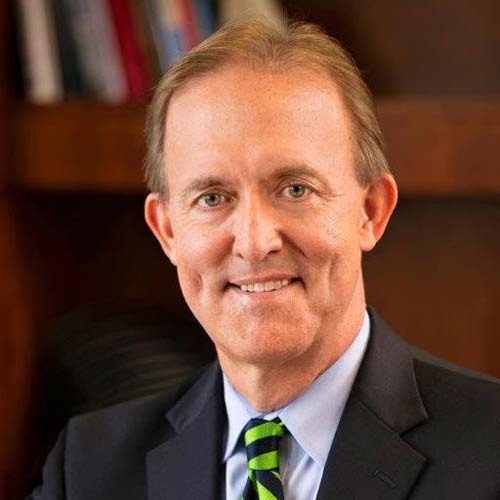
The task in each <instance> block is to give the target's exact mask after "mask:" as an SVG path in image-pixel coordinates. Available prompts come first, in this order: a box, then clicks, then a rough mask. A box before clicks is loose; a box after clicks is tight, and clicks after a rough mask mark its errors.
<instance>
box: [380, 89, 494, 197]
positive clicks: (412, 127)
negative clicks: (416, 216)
mask: <svg viewBox="0 0 500 500" xmlns="http://www.w3.org/2000/svg"><path fill="white" fill-rule="evenodd" d="M377 107H378V111H379V118H380V123H381V126H382V130H383V132H384V136H385V138H386V144H387V157H388V160H389V163H390V165H391V167H392V169H393V171H394V174H395V176H396V180H397V182H398V185H399V188H400V191H401V194H402V195H403V196H417V197H418V196H445V197H446V196H498V195H500V163H499V156H500V98H491V99H471V98H469V99H466V98H461V99H450V98H446V99H444V98H434V99H429V98H411V99H410V98H393V97H391V98H384V99H378V100H377Z"/></svg>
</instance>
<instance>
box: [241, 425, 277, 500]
mask: <svg viewBox="0 0 500 500" xmlns="http://www.w3.org/2000/svg"><path fill="white" fill-rule="evenodd" d="M243 433H244V434H243V435H244V440H245V446H246V449H247V461H248V481H247V484H246V486H245V491H244V492H243V496H242V497H241V499H240V500H284V496H283V486H282V484H281V476H280V473H279V463H280V462H279V453H278V449H279V442H280V439H281V437H282V436H283V434H284V433H285V427H284V425H283V423H282V422H281V421H280V419H279V418H276V419H274V420H273V421H270V422H269V421H267V420H262V419H261V418H252V419H251V420H250V421H249V422H248V424H247V425H246V426H245V428H244V429H243Z"/></svg>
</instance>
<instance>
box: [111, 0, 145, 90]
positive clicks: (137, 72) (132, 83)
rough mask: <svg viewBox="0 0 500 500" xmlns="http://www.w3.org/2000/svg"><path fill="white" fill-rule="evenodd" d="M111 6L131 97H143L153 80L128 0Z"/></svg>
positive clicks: (121, 0)
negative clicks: (138, 39)
mask: <svg viewBox="0 0 500 500" xmlns="http://www.w3.org/2000/svg"><path fill="white" fill-rule="evenodd" d="M109 6H110V8H111V12H112V15H113V20H114V26H115V34H116V38H117V41H118V46H119V47H120V53H121V57H122V64H123V67H124V69H125V75H126V78H127V83H128V89H129V95H130V97H132V98H137V97H141V96H143V95H144V94H145V93H146V91H147V90H148V89H149V87H150V86H151V80H150V78H149V75H148V73H147V69H146V59H145V57H144V55H143V54H142V53H141V50H140V47H139V44H138V41H137V37H136V34H135V31H134V26H133V23H132V16H131V13H130V9H129V6H128V3H127V1H126V0H109Z"/></svg>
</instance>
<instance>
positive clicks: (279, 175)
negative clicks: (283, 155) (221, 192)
mask: <svg viewBox="0 0 500 500" xmlns="http://www.w3.org/2000/svg"><path fill="white" fill-rule="evenodd" d="M301 176H302V177H304V176H307V177H314V178H316V179H318V180H319V181H320V182H322V183H323V184H326V179H324V177H323V175H321V174H319V173H318V171H317V170H315V169H314V168H312V167H309V166H308V165H297V166H286V167H281V168H277V169H275V170H273V171H272V173H271V175H270V177H272V178H275V179H278V180H279V179H286V178H288V177H301ZM224 184H226V181H225V180H224V179H223V178H222V177H218V176H215V175H208V176H206V177H200V178H198V179H194V180H193V181H192V182H190V183H189V184H188V185H187V186H186V187H185V188H184V189H183V190H182V193H181V197H182V199H183V200H185V199H187V198H189V197H190V195H191V194H192V193H197V192H200V191H204V190H206V189H209V188H212V187H216V186H222V185H224Z"/></svg>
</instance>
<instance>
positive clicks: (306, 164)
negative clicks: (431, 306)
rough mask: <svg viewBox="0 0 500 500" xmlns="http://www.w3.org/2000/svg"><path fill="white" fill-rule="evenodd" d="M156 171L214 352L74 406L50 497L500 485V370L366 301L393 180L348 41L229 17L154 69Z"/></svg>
mask: <svg viewBox="0 0 500 500" xmlns="http://www.w3.org/2000/svg"><path fill="white" fill-rule="evenodd" d="M146 168H147V171H146V176H147V179H148V183H149V186H150V189H151V194H150V195H149V196H148V197H147V200H146V204H145V217H146V221H147V223H148V225H149V226H150V228H151V230H152V231H153V233H154V234H155V236H156V237H157V239H158V241H159V242H160V244H161V246H162V248H163V251H164V252H165V254H166V255H167V256H168V258H169V259H170V261H171V262H172V264H174V265H175V266H176V267H177V271H178V276H179V281H180V284H181V288H182V291H183V294H184V297H185V299H186V301H187V303H188V305H189V307H190V308H191V310H192V311H193V314H194V315H195V316H196V318H197V319H198V321H199V322H200V323H201V325H202V326H203V327H204V329H205V330H206V332H207V334H208V335H209V336H210V337H211V339H212V340H213V342H214V344H215V347H216V351H217V357H218V363H216V364H214V365H213V366H211V367H210V368H209V369H208V371H206V372H205V373H204V374H203V375H201V377H199V378H198V379H196V380H194V381H190V382H188V383H186V384H184V385H183V386H182V387H178V388H176V389H175V390H173V391H171V392H169V393H168V394H164V395H161V396H158V397H154V398H149V399H147V400H142V401H138V402H132V403H126V404H124V405H120V406H118V407H113V408H110V409H106V410H102V411H99V412H97V413H93V414H90V415H85V416H81V417H78V418H75V419H73V420H72V421H70V423H69V424H68V426H67V428H66V429H65V431H64V432H63V433H62V435H61V437H60V439H59V441H58V443H57V445H56V447H55V449H54V450H53V452H52V454H51V456H50V457H49V459H48V461H47V464H46V467H45V471H44V484H43V486H41V487H40V488H39V489H38V490H37V491H36V492H35V493H34V495H33V498H35V499H63V498H67V499H71V500H80V499H81V500H83V499H85V500H89V499H101V498H102V499H108V500H109V499H136V498H137V499H139V498H141V499H142V498H148V499H150V500H160V499H161V500H174V499H175V500H188V499H189V500H192V499H197V500H201V499H207V500H208V499H228V500H229V499H231V500H238V499H241V498H243V499H245V500H249V499H261V500H262V499H266V500H267V499H270V500H273V499H276V498H277V499H283V498H285V499H287V500H311V499H316V498H318V499H319V500H327V499H370V500H376V499H404V498H411V499H415V500H424V499H425V500H432V499H474V500H486V499H496V498H500V452H499V450H500V388H499V385H498V384H497V383H496V382H495V381H492V380H486V379H482V378H480V377H475V376H469V375H465V374H463V373H461V372H460V371H458V370H456V369H453V368H449V367H448V368H447V367H444V366H442V365H441V364H440V363H439V362H436V361H434V360H431V359H430V358H428V357H426V356H425V355H422V354H416V353H415V352H414V351H413V350H412V349H411V348H410V347H409V346H407V345H406V344H405V343H404V342H403V341H402V340H401V339H399V338H398V337H397V336H395V335H394V334H393V333H392V332H391V331H390V329H389V327H387V326H386V325H385V324H384V323H383V321H382V320H381V319H380V318H379V317H378V316H377V315H376V313H374V312H373V311H371V310H369V311H367V309H366V302H365V294H364V287H363V278H362V270H361V257H362V253H363V252H367V251H370V250H371V249H372V248H373V247H374V246H375V244H376V243H377V241H378V240H379V239H380V238H381V236H382V234H383V233H384V230H385V228H386V225H387V223H388V221H389V218H390V216H391V213H392V211H393V209H394V207H395V205H396V200H397V188H396V184H395V181H394V179H393V177H392V176H391V174H390V172H389V169H388V166H387V163H386V160H385V157H384V154H383V149H382V138H381V133H380V130H379V126H378V123H377V120H376V117H375V114H374V109H373V104H372V100H371V97H370V94H369V91H368V90H367V88H366V87H365V85H364V83H363V82H362V80H361V77H360V75H359V72H358V70H357V68H356V67H355V66H354V64H353V63H352V61H351V60H350V58H349V56H348V55H347V54H346V53H345V52H344V51H343V49H342V48H341V47H340V46H339V45H338V44H337V43H336V42H334V41H332V40H331V39H329V38H328V37H326V36H325V35H324V34H323V33H321V32H320V30H318V29H317V28H316V27H314V26H312V25H300V24H296V25H289V26H283V27H275V26H272V25H268V24H267V23H265V22H260V21H251V22H247V23H244V24H240V25H234V26H227V27H225V28H223V29H222V30H220V31H219V32H218V33H217V34H215V35H214V36H213V37H211V38H210V39H209V40H208V41H206V42H204V43H203V44H201V45H200V46H199V47H198V48H196V49H195V50H194V51H192V52H191V53H190V54H189V55H187V56H186V57H185V58H184V59H183V60H182V61H181V62H180V63H178V64H177V65H176V66H175V67H174V68H173V69H172V70H171V71H170V72H169V73H168V74H167V75H166V76H165V77H164V79H163V80H162V82H161V83H160V84H159V86H158V88H157V90H156V93H155V96H154V99H153V103H152V106H151V110H150V115H149V122H148V159H147V167H146Z"/></svg>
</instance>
